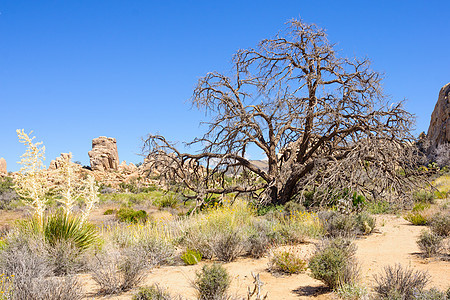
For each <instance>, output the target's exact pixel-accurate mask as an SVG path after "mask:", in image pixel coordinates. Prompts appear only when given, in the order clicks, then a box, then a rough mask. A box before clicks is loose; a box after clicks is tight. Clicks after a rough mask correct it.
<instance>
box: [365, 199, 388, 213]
mask: <svg viewBox="0 0 450 300" xmlns="http://www.w3.org/2000/svg"><path fill="white" fill-rule="evenodd" d="M365 209H366V210H367V212H369V213H371V214H388V213H391V212H392V211H393V208H392V205H391V203H389V202H388V201H386V200H382V201H371V202H367V205H366V207H365Z"/></svg>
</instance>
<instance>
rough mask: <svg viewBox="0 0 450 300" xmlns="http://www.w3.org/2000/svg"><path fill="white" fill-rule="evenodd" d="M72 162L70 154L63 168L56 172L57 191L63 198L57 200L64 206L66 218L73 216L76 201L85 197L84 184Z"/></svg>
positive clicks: (62, 163) (63, 163) (63, 162)
mask: <svg viewBox="0 0 450 300" xmlns="http://www.w3.org/2000/svg"><path fill="white" fill-rule="evenodd" d="M71 160H72V153H69V157H68V158H67V159H64V160H63V161H62V162H61V167H60V168H58V170H57V172H56V189H57V190H58V194H59V195H60V196H61V198H60V199H56V200H57V201H58V202H60V203H61V204H62V205H63V210H64V213H65V215H66V216H69V215H70V214H71V212H72V209H73V207H74V206H75V204H76V201H77V200H78V199H79V198H80V197H81V196H82V195H83V189H84V184H83V182H82V180H80V178H79V177H78V174H76V172H75V168H74V163H73V162H72V161H71Z"/></svg>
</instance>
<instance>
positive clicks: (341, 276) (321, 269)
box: [309, 238, 359, 289]
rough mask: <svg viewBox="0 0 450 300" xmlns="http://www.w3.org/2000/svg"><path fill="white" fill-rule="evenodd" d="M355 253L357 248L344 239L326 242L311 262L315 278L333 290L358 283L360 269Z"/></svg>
mask: <svg viewBox="0 0 450 300" xmlns="http://www.w3.org/2000/svg"><path fill="white" fill-rule="evenodd" d="M355 251H356V248H355V246H354V245H353V244H352V243H351V242H350V241H348V240H345V239H342V238H338V239H333V240H329V241H324V242H323V244H322V245H321V246H318V247H317V250H316V252H315V253H314V255H313V256H312V257H311V260H310V262H309V268H310V269H311V273H312V275H313V277H314V278H316V279H318V280H321V281H323V282H324V283H325V284H326V285H328V286H329V287H330V288H332V289H334V288H337V287H338V286H339V285H342V284H352V283H354V282H356V280H357V278H358V276H359V268H358V266H357V264H356V261H355V259H354V254H355Z"/></svg>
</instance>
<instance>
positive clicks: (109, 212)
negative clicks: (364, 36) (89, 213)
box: [103, 208, 117, 216]
mask: <svg viewBox="0 0 450 300" xmlns="http://www.w3.org/2000/svg"><path fill="white" fill-rule="evenodd" d="M116 213H117V209H112V208H110V209H107V210H105V212H104V213H103V215H105V216H108V215H115V214H116Z"/></svg>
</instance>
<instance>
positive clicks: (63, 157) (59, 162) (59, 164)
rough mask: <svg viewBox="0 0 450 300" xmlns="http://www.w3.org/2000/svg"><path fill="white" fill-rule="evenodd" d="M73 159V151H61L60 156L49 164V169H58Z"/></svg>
mask: <svg viewBox="0 0 450 300" xmlns="http://www.w3.org/2000/svg"><path fill="white" fill-rule="evenodd" d="M71 159H72V153H61V156H60V157H57V158H55V159H54V160H52V161H51V162H50V165H49V166H48V169H49V170H56V169H59V168H61V167H62V166H63V164H64V163H65V162H67V161H70V160H71Z"/></svg>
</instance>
